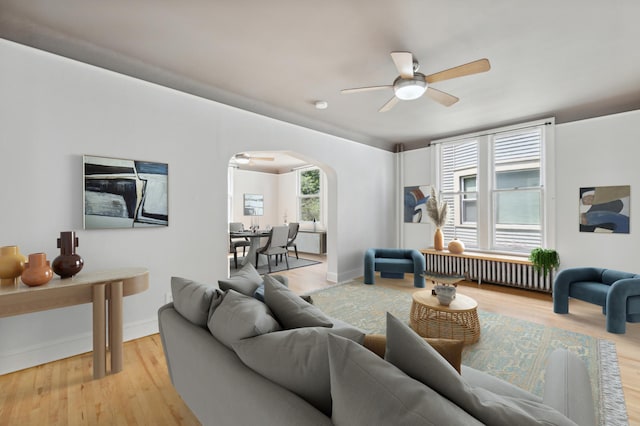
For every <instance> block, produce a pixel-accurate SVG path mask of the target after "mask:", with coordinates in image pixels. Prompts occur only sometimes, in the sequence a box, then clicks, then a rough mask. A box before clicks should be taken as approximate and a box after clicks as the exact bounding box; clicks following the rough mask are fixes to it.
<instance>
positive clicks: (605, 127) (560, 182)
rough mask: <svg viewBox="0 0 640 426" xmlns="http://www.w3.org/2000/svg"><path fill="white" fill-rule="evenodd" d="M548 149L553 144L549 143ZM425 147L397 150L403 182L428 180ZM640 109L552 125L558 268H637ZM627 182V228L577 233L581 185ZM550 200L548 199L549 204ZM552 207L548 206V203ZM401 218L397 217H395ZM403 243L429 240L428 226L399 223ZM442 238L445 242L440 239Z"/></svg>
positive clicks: (427, 150)
mask: <svg viewBox="0 0 640 426" xmlns="http://www.w3.org/2000/svg"><path fill="white" fill-rule="evenodd" d="M552 149H553V147H552ZM431 152H432V151H431V149H430V148H423V149H419V150H413V151H407V152H405V153H403V154H402V163H403V165H402V167H403V172H402V180H403V182H401V183H400V184H399V187H398V190H399V191H402V189H403V187H404V186H411V185H422V184H429V183H431V184H433V183H434V182H435V178H436V177H435V173H434V164H433V158H431V157H432V155H431ZM639 157H640V111H631V112H627V113H622V114H615V115H609V116H604V117H598V118H593V119H588V120H582V121H576V122H572V123H565V124H559V125H556V126H555V176H556V185H555V194H556V199H555V211H553V212H552V214H553V215H555V229H556V235H555V236H551V240H552V241H553V240H554V237H555V244H556V249H557V250H558V252H559V253H560V260H561V264H560V267H561V269H564V268H569V267H574V266H598V267H604V268H614V269H621V270H623V271H629V272H638V273H640V267H639V266H638V262H637V256H638V247H640V233H638V232H637V231H636V230H637V229H638V228H640V209H635V208H634V205H635V203H636V202H637V200H640V193H638V188H640V173H639V172H638V158H639ZM609 185H631V204H632V205H631V218H630V220H631V221H630V223H631V233H629V234H596V233H584V232H579V228H578V213H579V212H578V191H579V188H580V187H586V186H609ZM551 204H553V203H551ZM552 208H553V207H552ZM400 220H402V217H400ZM402 229H403V235H402V238H403V240H404V242H403V247H407V248H424V247H427V246H430V245H432V244H433V242H432V241H433V240H432V235H433V228H432V226H429V225H424V224H403V226H402ZM445 243H446V241H445Z"/></svg>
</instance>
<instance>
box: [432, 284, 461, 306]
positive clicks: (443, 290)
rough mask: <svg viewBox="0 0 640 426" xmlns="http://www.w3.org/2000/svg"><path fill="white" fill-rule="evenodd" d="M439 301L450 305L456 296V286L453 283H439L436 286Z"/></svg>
mask: <svg viewBox="0 0 640 426" xmlns="http://www.w3.org/2000/svg"><path fill="white" fill-rule="evenodd" d="M434 290H435V292H436V297H437V298H438V303H440V304H441V305H444V306H449V305H450V304H451V302H452V301H453V299H455V298H456V288H455V287H454V286H452V285H437V286H435V287H434Z"/></svg>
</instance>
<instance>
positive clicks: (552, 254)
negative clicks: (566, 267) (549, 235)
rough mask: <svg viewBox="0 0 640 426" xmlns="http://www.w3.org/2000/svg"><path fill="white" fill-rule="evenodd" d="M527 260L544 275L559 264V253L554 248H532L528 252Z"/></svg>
mask: <svg viewBox="0 0 640 426" xmlns="http://www.w3.org/2000/svg"><path fill="white" fill-rule="evenodd" d="M529 260H530V261H531V263H532V264H533V268H534V269H535V270H536V271H538V273H542V274H543V275H544V276H546V275H547V274H549V273H551V272H553V270H554V269H558V267H559V266H560V255H559V254H558V252H557V251H555V250H554V249H545V248H541V247H538V248H534V249H533V250H531V253H530V254H529Z"/></svg>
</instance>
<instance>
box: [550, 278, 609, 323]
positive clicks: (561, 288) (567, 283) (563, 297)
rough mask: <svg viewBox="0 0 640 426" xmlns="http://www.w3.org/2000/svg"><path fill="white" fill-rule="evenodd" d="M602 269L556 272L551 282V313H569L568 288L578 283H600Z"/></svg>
mask: <svg viewBox="0 0 640 426" xmlns="http://www.w3.org/2000/svg"><path fill="white" fill-rule="evenodd" d="M603 271H604V269H603V268H567V269H563V270H562V271H560V272H558V274H557V275H556V279H555V281H554V282H553V312H555V313H556V314H566V313H569V287H571V284H572V283H574V282H578V281H600V279H601V277H602V272H603Z"/></svg>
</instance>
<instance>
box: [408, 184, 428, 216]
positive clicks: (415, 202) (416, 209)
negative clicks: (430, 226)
mask: <svg viewBox="0 0 640 426" xmlns="http://www.w3.org/2000/svg"><path fill="white" fill-rule="evenodd" d="M429 194H431V185H420V186H405V187H404V222H405V223H428V222H429V216H427V210H426V206H427V200H428V199H429Z"/></svg>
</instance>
